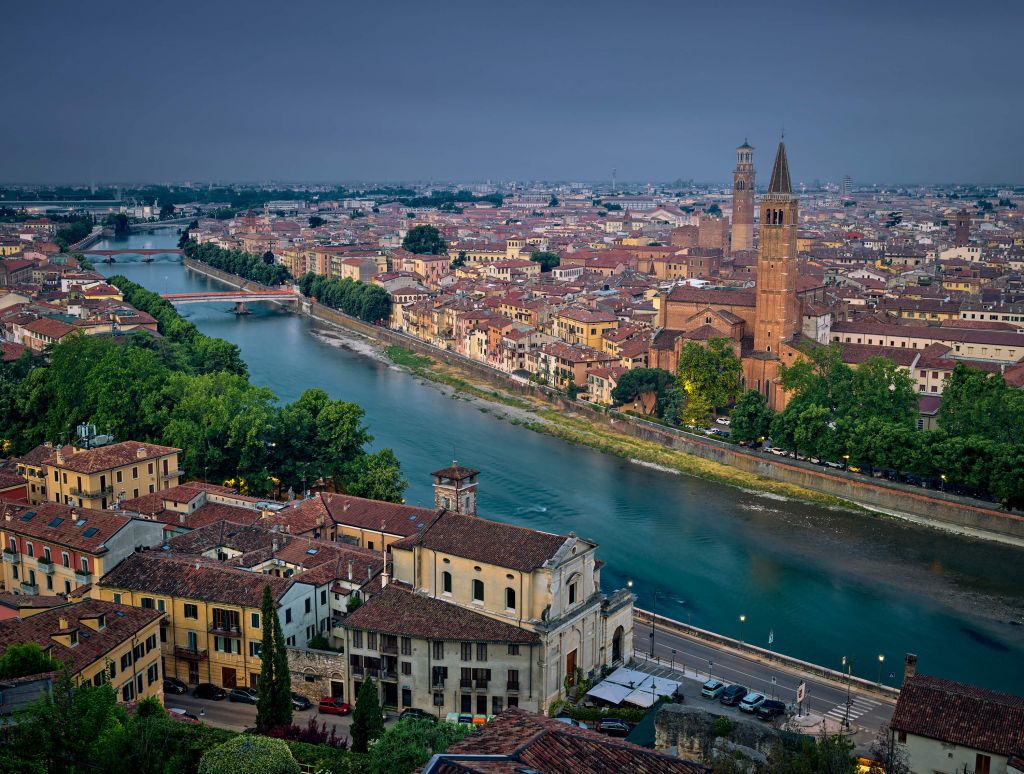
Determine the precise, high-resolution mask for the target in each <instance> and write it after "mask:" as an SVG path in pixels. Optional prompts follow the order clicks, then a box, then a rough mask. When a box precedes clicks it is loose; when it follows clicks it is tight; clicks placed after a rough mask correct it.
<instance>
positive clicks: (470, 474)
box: [431, 462, 480, 516]
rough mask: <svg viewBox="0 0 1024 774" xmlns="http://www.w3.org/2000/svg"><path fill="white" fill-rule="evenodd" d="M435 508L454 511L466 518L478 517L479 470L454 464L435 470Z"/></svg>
mask: <svg viewBox="0 0 1024 774" xmlns="http://www.w3.org/2000/svg"><path fill="white" fill-rule="evenodd" d="M431 475H432V476H433V477H434V508H436V509H438V510H440V509H442V508H443V509H445V510H446V511H454V512H455V513H461V514H463V515H465V516H476V486H477V476H479V475H480V471H479V470H473V469H472V468H466V467H462V466H461V465H459V463H458V462H453V463H452V464H451V467H447V468H442V469H441V470H435V471H434V472H433V473H432V474H431Z"/></svg>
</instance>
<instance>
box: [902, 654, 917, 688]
mask: <svg viewBox="0 0 1024 774" xmlns="http://www.w3.org/2000/svg"><path fill="white" fill-rule="evenodd" d="M915 674H917V654H915V653H908V654H907V655H906V656H904V657H903V682H904V683H906V682H907V680H909V679H910V678H911V677H913V676H914V675H915Z"/></svg>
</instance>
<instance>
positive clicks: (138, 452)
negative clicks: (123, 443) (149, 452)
mask: <svg viewBox="0 0 1024 774" xmlns="http://www.w3.org/2000/svg"><path fill="white" fill-rule="evenodd" d="M135 456H136V457H138V458H139V459H140V460H144V459H146V450H145V448H144V447H142V446H140V447H139V448H138V449H136V450H135Z"/></svg>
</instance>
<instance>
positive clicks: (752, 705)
mask: <svg viewBox="0 0 1024 774" xmlns="http://www.w3.org/2000/svg"><path fill="white" fill-rule="evenodd" d="M765 698H766V697H765V695H764V694H763V693H754V692H750V693H748V694H747V695H746V696H744V697H743V699H742V700H741V701H740V710H742V711H743V712H755V711H756V710H757V708H758V707H760V706H761V705H762V704H764V700H765Z"/></svg>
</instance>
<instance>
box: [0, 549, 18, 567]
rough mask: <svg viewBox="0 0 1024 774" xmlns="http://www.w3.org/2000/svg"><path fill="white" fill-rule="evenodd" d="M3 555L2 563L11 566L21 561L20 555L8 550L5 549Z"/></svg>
mask: <svg viewBox="0 0 1024 774" xmlns="http://www.w3.org/2000/svg"><path fill="white" fill-rule="evenodd" d="M3 554H4V561H5V562H10V563H11V564H17V563H18V561H19V560H20V559H21V554H19V553H17V552H15V551H12V550H11V549H9V548H5V549H4V551H3Z"/></svg>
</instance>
